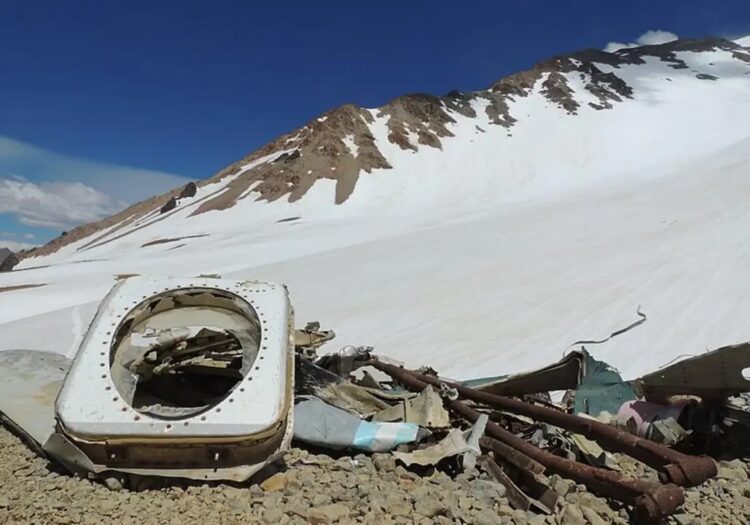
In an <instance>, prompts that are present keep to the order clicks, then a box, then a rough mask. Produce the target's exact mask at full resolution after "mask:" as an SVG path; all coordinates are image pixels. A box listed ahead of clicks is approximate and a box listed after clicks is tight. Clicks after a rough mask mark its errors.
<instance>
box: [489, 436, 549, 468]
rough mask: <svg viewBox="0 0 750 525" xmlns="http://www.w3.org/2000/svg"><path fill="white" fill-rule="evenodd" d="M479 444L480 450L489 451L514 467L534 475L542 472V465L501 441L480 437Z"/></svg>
mask: <svg viewBox="0 0 750 525" xmlns="http://www.w3.org/2000/svg"><path fill="white" fill-rule="evenodd" d="M479 444H480V445H481V447H482V448H485V449H489V450H491V451H492V452H494V453H495V456H496V457H501V458H503V459H504V460H505V461H507V462H508V463H510V464H511V465H513V466H514V467H517V468H519V469H522V470H527V471H529V472H533V473H534V474H542V473H543V472H544V465H542V464H541V463H539V462H538V461H536V460H533V459H531V458H530V457H529V456H527V455H526V454H524V453H523V452H520V451H518V450H516V449H515V448H513V447H511V446H510V445H506V444H505V443H503V442H502V441H499V440H497V439H494V438H489V437H482V438H480V439H479Z"/></svg>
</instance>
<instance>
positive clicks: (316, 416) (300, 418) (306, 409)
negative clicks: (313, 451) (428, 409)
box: [294, 397, 425, 452]
mask: <svg viewBox="0 0 750 525" xmlns="http://www.w3.org/2000/svg"><path fill="white" fill-rule="evenodd" d="M424 435H425V433H424V432H420V428H419V426H418V425H415V424H413V423H371V422H369V421H363V420H361V419H360V418H358V417H357V416H355V415H353V414H351V413H349V412H347V411H345V410H342V409H340V408H337V407H335V406H332V405H329V404H327V403H325V402H323V401H322V400H320V399H318V398H316V397H300V398H298V401H297V404H296V405H295V406H294V439H296V440H299V441H302V442H305V443H308V444H310V445H315V446H320V447H324V448H329V449H332V450H344V449H348V448H353V449H358V450H366V451H369V452H383V451H387V450H392V449H394V448H395V447H397V446H399V445H403V444H406V443H414V442H417V441H419V440H420V439H421V438H422V437H424Z"/></svg>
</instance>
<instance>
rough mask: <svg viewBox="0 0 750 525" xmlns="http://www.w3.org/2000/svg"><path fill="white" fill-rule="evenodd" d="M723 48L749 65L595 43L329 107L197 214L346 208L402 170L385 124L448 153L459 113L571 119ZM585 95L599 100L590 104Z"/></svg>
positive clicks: (405, 144) (81, 233)
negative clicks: (479, 75)
mask: <svg viewBox="0 0 750 525" xmlns="http://www.w3.org/2000/svg"><path fill="white" fill-rule="evenodd" d="M717 50H721V51H725V52H727V53H729V54H731V56H732V57H733V58H734V59H736V60H738V61H741V62H744V63H746V64H748V65H749V66H750V47H743V46H742V45H740V44H739V43H737V42H736V41H730V40H725V39H720V38H705V39H690V40H687V39H686V40H676V41H673V42H669V43H666V44H660V45H648V46H641V47H635V48H625V49H620V50H618V51H615V52H614V53H609V52H606V51H602V50H598V49H586V50H582V51H578V52H573V53H568V54H562V55H557V56H554V57H552V58H549V59H546V60H543V61H541V62H539V63H537V64H536V65H535V66H533V67H532V68H530V69H528V70H524V71H521V72H518V73H514V74H511V75H508V76H506V77H503V78H501V79H499V80H498V81H496V82H494V83H492V84H491V85H490V86H489V87H488V88H487V89H484V90H479V91H470V92H459V91H453V92H450V93H448V94H446V95H443V96H435V95H430V94H424V93H413V94H406V95H402V96H399V97H396V98H394V99H392V100H391V101H389V102H387V103H386V104H384V105H383V106H381V107H379V108H374V109H366V108H362V107H359V106H356V105H354V104H346V105H343V106H340V107H338V108H334V109H332V110H329V111H326V112H324V113H323V114H321V115H320V116H318V117H316V118H314V119H313V120H311V121H310V122H308V123H307V124H305V125H304V126H302V127H300V128H298V129H295V130H293V131H291V132H289V133H286V134H283V135H281V136H280V137H278V138H276V139H274V140H272V141H270V142H268V143H267V144H265V145H264V146H262V147H261V148H259V149H257V150H255V151H253V152H251V153H250V154H248V155H246V156H245V157H243V158H242V159H240V160H238V161H236V162H234V163H232V164H231V165H229V166H227V167H226V168H224V169H223V170H221V171H219V172H218V173H216V174H215V175H214V176H212V177H210V178H208V179H204V180H201V181H199V182H198V187H199V188H207V187H210V186H211V185H213V184H218V183H222V182H224V183H225V184H224V185H223V186H222V187H221V188H219V189H217V190H216V191H215V192H208V193H207V194H206V195H201V196H199V197H198V199H197V200H195V201H193V202H192V204H193V205H194V206H193V207H194V208H195V209H194V210H193V211H192V212H191V213H190V215H189V216H190V217H194V216H197V215H201V214H203V213H206V212H209V211H216V210H226V209H228V208H231V207H233V206H235V205H236V204H237V203H238V202H239V201H241V200H243V199H247V198H249V197H251V196H252V197H254V200H255V201H263V202H268V203H271V202H275V201H279V200H281V199H284V198H286V200H287V201H288V202H290V203H295V202H297V201H299V200H300V199H302V198H303V197H304V196H305V195H306V194H307V193H308V192H309V191H310V189H311V188H312V187H313V186H314V185H316V184H317V183H318V182H319V181H321V180H323V179H327V180H330V181H332V182H333V183H335V192H334V196H333V199H332V204H343V203H345V202H346V201H347V200H348V199H349V198H350V197H351V195H352V193H353V192H354V191H355V187H356V186H357V184H358V182H359V180H360V178H361V177H363V176H366V174H371V173H373V172H374V171H376V170H391V169H393V165H392V163H393V159H391V158H389V157H388V155H387V154H385V153H384V151H383V149H384V148H383V146H384V144H383V143H380V142H378V138H377V137H376V136H375V133H374V131H373V129H374V127H375V126H376V125H380V124H383V125H384V126H385V128H384V129H385V132H386V133H387V134H386V139H387V142H388V143H390V144H392V145H395V146H397V147H398V148H399V149H400V150H401V151H402V152H413V153H419V152H421V151H425V149H427V148H430V149H433V150H438V151H440V150H443V146H444V142H445V141H450V140H451V139H454V138H455V134H454V131H452V129H451V126H453V125H454V124H455V123H456V119H457V118H459V117H466V118H469V119H475V118H476V119H478V118H479V117H480V116H481V117H482V118H486V122H487V124H484V121H483V122H482V124H483V125H485V126H486V125H491V126H492V125H494V126H499V127H500V128H503V129H505V130H506V131H507V134H508V136H510V135H511V134H512V129H513V127H514V126H515V125H516V124H517V123H518V121H519V119H523V116H522V115H514V114H513V111H512V109H511V105H512V104H513V103H515V102H517V101H518V100H520V99H523V98H526V97H528V96H529V95H530V94H531V93H532V92H534V89H535V88H536V86H540V89H539V93H540V94H541V95H542V96H543V97H544V98H545V99H546V100H547V101H548V102H549V103H551V104H553V105H554V106H556V107H557V108H559V109H561V110H562V111H564V112H565V113H566V114H567V115H570V116H575V115H576V114H578V113H579V112H580V111H581V110H582V107H583V106H588V107H590V108H592V109H594V110H597V111H605V110H610V109H612V108H614V107H615V106H616V105H618V104H621V103H623V102H624V101H627V100H629V99H631V98H632V96H633V90H634V88H633V86H631V85H630V84H629V83H628V81H627V79H625V78H623V76H622V75H619V74H618V73H619V72H620V70H621V68H622V67H624V66H634V65H645V64H647V62H648V61H649V60H650V59H653V60H658V61H659V62H660V63H662V66H665V67H666V68H669V69H672V70H681V69H689V68H690V67H689V66H688V64H687V63H686V62H685V61H684V60H683V59H681V58H679V56H678V54H679V53H704V52H712V51H717ZM606 69H610V70H609V71H607V70H606ZM696 78H699V79H702V80H706V81H709V80H715V79H716V78H718V77H716V76H715V75H712V74H709V73H705V72H697V73H696ZM574 81H575V82H579V83H580V84H581V86H575V87H580V88H581V89H575V87H571V84H572V83H574ZM583 92H585V94H586V96H588V97H590V98H591V100H589V101H585V100H581V99H582V96H581V94H582V93H583ZM482 112H483V114H482ZM475 127H476V131H477V132H478V133H485V132H486V131H487V130H486V129H484V128H483V127H482V126H480V123H477V124H476V126H475ZM226 181H228V182H226ZM181 189H182V188H176V189H175V190H172V191H170V192H168V193H165V194H162V195H158V196H154V197H152V198H150V199H147V200H145V201H142V202H139V203H136V204H134V205H132V206H130V207H128V208H126V209H125V210H123V211H121V212H119V213H117V214H115V215H113V216H111V217H108V218H105V219H103V220H101V221H97V222H95V223H89V224H85V225H82V226H79V227H77V228H74V229H73V230H71V231H69V232H67V234H66V235H64V236H61V237H58V238H56V239H54V240H52V241H50V242H49V243H47V244H46V245H44V246H42V247H39V248H36V249H32V250H29V251H27V252H25V253H24V254H23V256H24V257H26V258H28V257H35V256H43V255H48V254H51V253H54V252H55V251H57V250H59V249H60V248H62V247H63V246H66V245H68V244H70V243H73V242H76V241H79V240H82V239H86V238H89V237H92V236H93V237H94V238H93V239H91V240H90V241H89V242H87V243H85V244H83V245H82V246H80V247H79V248H78V249H79V250H80V249H86V248H88V247H91V246H96V245H97V242H100V241H101V240H102V239H103V238H104V236H106V235H110V234H112V233H117V231H119V230H123V229H125V228H127V227H131V226H133V225H134V224H136V223H137V222H138V221H139V220H141V219H143V218H144V217H146V216H153V215H154V214H155V213H157V212H158V210H161V209H162V208H163V207H164V206H165V204H167V203H168V202H169V201H170V200H175V202H177V200H178V199H177V198H178V196H179V194H180V192H181ZM131 229H132V228H131ZM97 233H99V235H97Z"/></svg>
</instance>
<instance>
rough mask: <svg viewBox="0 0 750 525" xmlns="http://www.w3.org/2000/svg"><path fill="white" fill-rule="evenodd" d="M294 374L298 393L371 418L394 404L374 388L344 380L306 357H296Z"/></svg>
mask: <svg viewBox="0 0 750 525" xmlns="http://www.w3.org/2000/svg"><path fill="white" fill-rule="evenodd" d="M295 376H296V390H297V393H298V394H302V395H312V396H316V397H319V398H320V399H322V400H324V401H325V402H326V403H328V404H331V405H333V406H335V407H338V408H341V409H344V410H346V411H348V412H352V413H354V414H357V415H358V416H361V417H369V416H371V415H373V414H375V413H377V412H380V411H381V410H384V409H386V408H388V407H390V406H391V405H390V404H389V403H387V402H386V401H385V400H383V399H381V398H380V397H378V396H376V395H375V394H374V392H373V391H372V390H370V389H368V388H364V387H361V386H358V385H355V384H353V383H350V382H348V381H344V380H343V379H342V378H341V377H339V376H338V375H336V374H334V373H333V372H331V371H329V370H326V369H325V368H321V367H319V366H318V365H316V364H314V363H312V362H311V361H309V360H308V359H305V358H303V357H299V358H298V359H297V360H296V363H295Z"/></svg>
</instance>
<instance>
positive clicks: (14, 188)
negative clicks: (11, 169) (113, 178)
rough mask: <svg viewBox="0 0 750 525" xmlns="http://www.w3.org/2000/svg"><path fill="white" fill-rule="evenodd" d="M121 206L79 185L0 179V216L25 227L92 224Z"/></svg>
mask: <svg viewBox="0 0 750 525" xmlns="http://www.w3.org/2000/svg"><path fill="white" fill-rule="evenodd" d="M123 206H124V203H123V202H121V201H115V200H114V199H112V198H111V197H110V196H108V195H105V194H104V193H102V192H100V191H97V190H95V189H94V188H91V187H89V186H86V185H85V184H82V183H80V182H45V183H40V184H37V183H34V182H30V181H19V180H15V179H0V213H11V214H13V215H15V216H16V217H17V218H18V220H19V222H21V223H22V224H26V225H29V226H42V227H47V228H55V229H66V228H71V227H73V226H76V225H78V224H83V223H86V222H91V221H95V220H98V219H101V218H102V217H106V216H107V215H111V214H112V213H115V212H116V211H118V210H119V209H121V208H122V207H123Z"/></svg>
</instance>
